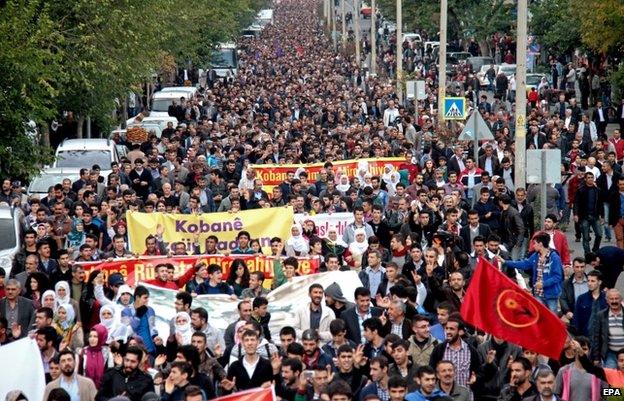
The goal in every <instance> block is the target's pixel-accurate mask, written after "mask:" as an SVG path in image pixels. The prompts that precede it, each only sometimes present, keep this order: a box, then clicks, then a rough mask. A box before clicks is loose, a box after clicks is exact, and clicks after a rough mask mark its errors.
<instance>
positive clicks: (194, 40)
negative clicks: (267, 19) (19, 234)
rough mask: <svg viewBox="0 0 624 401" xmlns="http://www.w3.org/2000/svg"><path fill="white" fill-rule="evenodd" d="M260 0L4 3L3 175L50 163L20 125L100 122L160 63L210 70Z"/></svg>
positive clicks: (0, 39) (0, 34)
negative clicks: (63, 119)
mask: <svg viewBox="0 0 624 401" xmlns="http://www.w3.org/2000/svg"><path fill="white" fill-rule="evenodd" d="M266 3H267V1H266V0H195V1H192V2H186V1H185V2H182V1H178V0H140V1H139V0H97V1H92V0H7V1H2V2H0V49H2V51H0V176H6V175H18V176H26V175H29V174H31V173H33V172H35V171H36V170H37V169H38V165H40V164H41V163H45V162H48V161H50V157H49V156H50V153H51V150H50V149H45V148H43V147H41V146H39V145H38V144H37V142H36V141H33V140H31V138H30V137H29V136H28V135H27V133H26V129H25V125H24V124H25V123H27V122H29V121H34V122H35V123H36V124H37V125H38V126H39V127H42V126H43V127H47V123H49V122H50V121H51V120H52V119H54V118H55V117H56V116H58V115H59V114H60V113H61V112H63V111H72V112H74V114H76V115H78V116H83V117H84V116H91V117H92V118H93V119H94V120H96V121H99V122H100V123H106V122H107V121H106V119H107V118H109V116H110V115H111V111H112V110H113V109H114V107H115V99H122V98H124V97H125V95H126V94H127V93H128V90H129V89H130V88H132V87H133V86H136V85H138V84H141V83H143V82H147V81H151V79H152V77H153V75H154V74H155V73H157V72H158V71H159V70H160V69H161V67H162V66H164V65H167V66H169V68H170V67H171V65H172V62H175V63H176V64H177V65H178V66H184V67H187V66H189V65H195V66H198V67H199V68H205V67H207V61H208V60H209V57H210V52H211V50H212V49H213V48H214V46H215V45H216V44H217V43H219V42H223V41H231V40H234V39H235V38H236V37H237V36H238V34H239V32H240V31H241V29H243V28H244V27H245V26H247V25H249V24H250V23H251V22H252V20H253V18H254V16H255V14H256V13H257V11H258V10H259V9H260V8H262V7H263V6H265V5H266Z"/></svg>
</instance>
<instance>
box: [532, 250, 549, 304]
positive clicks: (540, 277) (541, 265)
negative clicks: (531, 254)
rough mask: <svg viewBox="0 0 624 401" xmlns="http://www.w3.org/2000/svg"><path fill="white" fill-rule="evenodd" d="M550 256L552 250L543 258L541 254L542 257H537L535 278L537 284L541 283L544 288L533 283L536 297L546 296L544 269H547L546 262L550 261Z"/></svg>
mask: <svg viewBox="0 0 624 401" xmlns="http://www.w3.org/2000/svg"><path fill="white" fill-rule="evenodd" d="M549 256H550V252H548V255H546V256H544V257H543V258H542V256H541V255H540V257H539V258H538V259H537V274H536V278H535V284H537V283H541V284H542V288H537V285H533V294H535V296H536V297H542V296H544V286H543V284H544V270H545V269H546V264H547V263H548V260H549Z"/></svg>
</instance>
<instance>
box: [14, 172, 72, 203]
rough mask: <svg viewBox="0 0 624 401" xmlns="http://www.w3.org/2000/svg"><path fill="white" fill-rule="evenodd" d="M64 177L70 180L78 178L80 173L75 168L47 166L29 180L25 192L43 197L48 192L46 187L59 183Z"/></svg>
mask: <svg viewBox="0 0 624 401" xmlns="http://www.w3.org/2000/svg"><path fill="white" fill-rule="evenodd" d="M65 178H69V179H70V180H71V181H72V182H74V181H76V180H78V179H79V178H80V174H78V173H77V172H76V169H73V168H72V169H63V168H56V167H48V168H46V169H45V170H43V171H41V172H40V173H39V174H38V175H37V176H36V177H35V178H33V179H32V180H31V181H30V184H29V185H28V188H27V189H26V194H27V195H28V196H31V195H39V198H40V199H41V198H43V197H45V196H46V195H47V194H48V188H50V187H52V186H54V185H56V184H60V183H62V182H63V180H64V179H65Z"/></svg>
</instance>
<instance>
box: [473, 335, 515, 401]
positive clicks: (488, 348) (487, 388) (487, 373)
mask: <svg viewBox="0 0 624 401" xmlns="http://www.w3.org/2000/svg"><path fill="white" fill-rule="evenodd" d="M477 350H478V351H479V355H480V356H481V360H482V361H484V365H483V380H481V381H480V382H479V383H478V385H477V386H478V388H475V392H477V394H479V395H480V397H481V398H482V399H484V400H496V399H497V398H498V395H499V394H500V391H501V388H502V387H503V384H504V383H503V380H505V378H506V377H508V375H509V361H510V360H515V359H516V358H517V357H519V356H520V355H521V353H522V350H521V349H520V347H518V346H517V345H514V344H509V343H508V342H506V341H504V340H503V339H502V338H498V337H492V338H490V339H489V340H487V341H485V342H484V343H482V344H480V345H479V347H478V349H477Z"/></svg>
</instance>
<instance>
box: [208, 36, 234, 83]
mask: <svg viewBox="0 0 624 401" xmlns="http://www.w3.org/2000/svg"><path fill="white" fill-rule="evenodd" d="M210 68H212V69H214V71H215V73H216V74H217V77H219V78H232V77H235V76H236V74H237V73H238V47H237V46H236V44H234V43H220V44H219V47H218V48H217V49H216V50H215V51H214V52H213V53H212V58H211V60H210Z"/></svg>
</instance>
